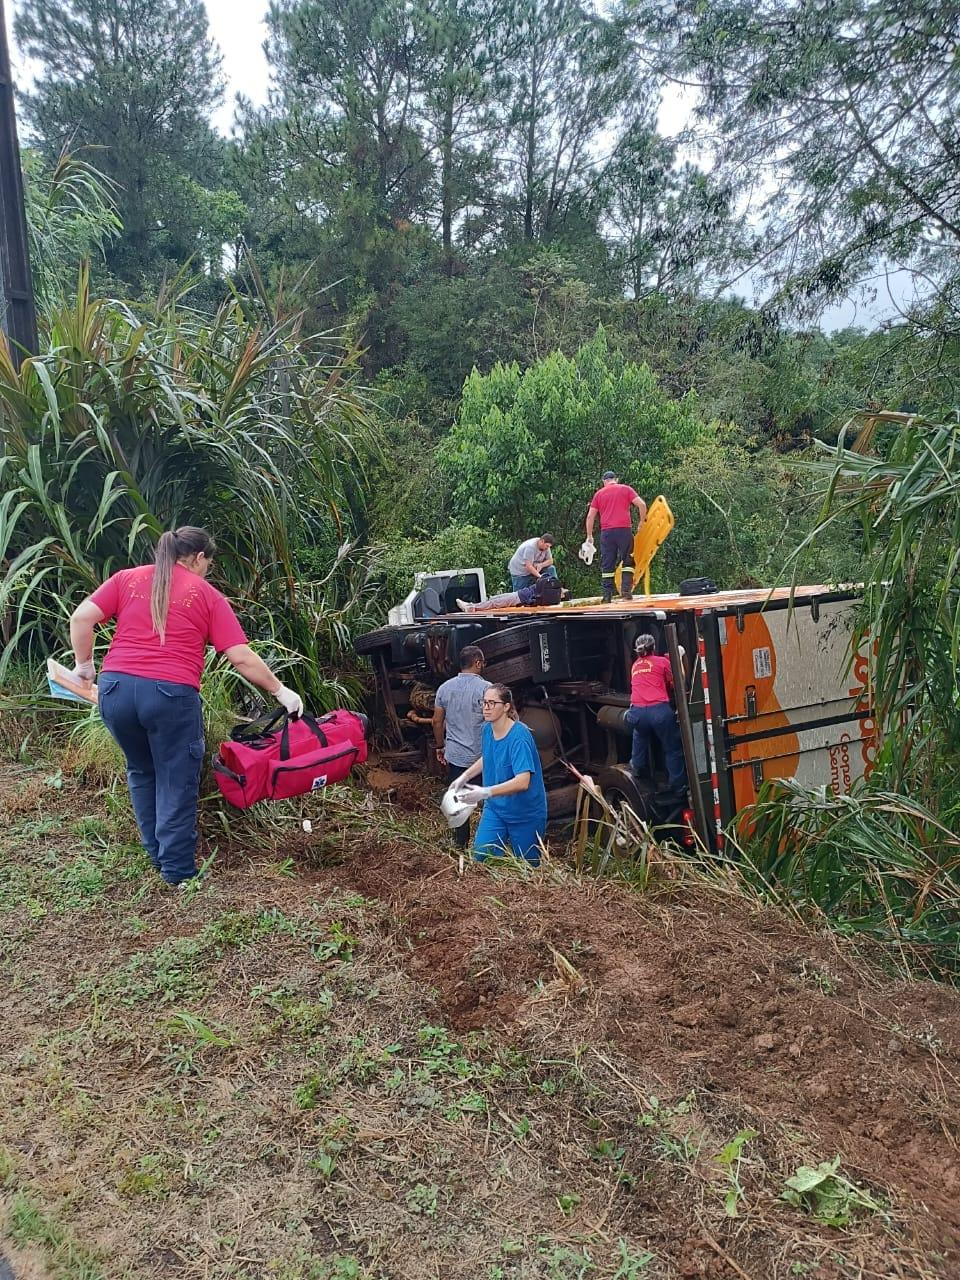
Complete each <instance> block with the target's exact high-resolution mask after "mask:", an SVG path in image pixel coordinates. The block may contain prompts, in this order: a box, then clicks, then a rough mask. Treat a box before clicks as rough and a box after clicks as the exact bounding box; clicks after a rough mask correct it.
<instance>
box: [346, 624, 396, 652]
mask: <svg viewBox="0 0 960 1280" xmlns="http://www.w3.org/2000/svg"><path fill="white" fill-rule="evenodd" d="M398 635H400V630H399V628H398V627H381V628H380V629H379V630H378V631H368V632H367V633H366V635H363V636H357V638H356V640H354V642H353V647H354V649H355V650H356V652H357V653H375V652H376V650H377V649H389V648H390V646H391V644H392V643H393V639H394V636H398Z"/></svg>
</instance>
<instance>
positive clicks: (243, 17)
mask: <svg viewBox="0 0 960 1280" xmlns="http://www.w3.org/2000/svg"><path fill="white" fill-rule="evenodd" d="M206 5H207V13H208V15H209V19H210V34H211V35H212V37H213V39H214V40H215V41H216V42H217V44H218V45H219V46H220V50H221V52H222V54H223V71H224V78H225V80H226V82H227V93H226V98H225V101H224V104H223V106H222V107H221V108H220V110H219V111H218V112H217V114H216V115H215V117H214V125H215V126H216V128H218V129H219V130H220V131H221V132H222V133H224V134H229V133H230V130H231V126H232V124H233V114H234V107H235V101H236V95H237V94H238V93H241V94H243V95H244V97H247V98H249V99H250V100H251V101H252V102H253V103H255V104H262V103H264V102H265V101H266V98H267V90H268V87H269V83H270V68H269V66H268V64H267V60H266V57H265V56H264V52H263V42H264V40H265V39H266V35H267V32H266V27H265V25H264V17H265V15H266V12H267V0H206ZM6 15H7V23H8V27H9V25H10V22H11V17H12V9H11V4H10V3H9V0H8V4H7V7H6ZM9 34H10V50H11V56H12V58H13V61H14V78H15V79H16V78H18V76H19V78H21V80H22V78H23V77H24V75H28V74H29V68H27V67H25V66H24V64H23V61H22V60H21V59H20V58H19V57H18V51H17V48H16V43H15V42H14V40H13V32H12V31H10V33H9ZM690 109H691V104H690V101H689V97H688V98H686V99H685V98H684V96H683V95H682V93H681V91H680V90H678V89H673V88H671V87H670V86H668V87H667V90H666V91H665V94H664V101H663V104H662V106H661V110H660V117H659V124H660V129H661V131H662V132H663V133H665V134H672V133H675V132H677V131H678V130H679V129H681V128H682V127H683V126H684V124H685V123H686V121H687V119H688V118H689V114H690ZM908 287H909V277H908V276H907V275H906V273H903V272H901V273H898V275H897V276H896V277H894V278H893V284H892V287H891V286H889V285H888V283H887V282H886V281H885V280H882V279H881V280H879V281H878V284H877V293H878V296H877V300H876V302H875V303H873V302H869V303H864V302H855V301H853V300H850V301H847V302H844V303H843V304H842V305H841V306H839V307H832V308H830V310H829V311H827V312H826V313H825V314H824V316H823V317H822V319H821V324H822V326H823V328H824V329H826V330H828V331H829V330H832V329H836V328H840V327H843V326H845V325H850V324H860V325H863V326H865V327H869V326H870V325H871V324H873V323H876V322H877V320H879V319H882V318H885V317H887V316H889V315H892V314H895V312H896V305H895V302H894V301H893V299H892V296H891V294H893V295H895V296H896V298H897V300H899V299H901V298H902V297H903V296H904V294H905V291H906V290H907V288H908ZM741 291H742V292H743V293H744V294H749V292H750V286H749V282H748V281H744V282H743V284H742V286H741ZM747 301H748V302H749V301H754V299H751V298H750V297H749V296H748V297H747Z"/></svg>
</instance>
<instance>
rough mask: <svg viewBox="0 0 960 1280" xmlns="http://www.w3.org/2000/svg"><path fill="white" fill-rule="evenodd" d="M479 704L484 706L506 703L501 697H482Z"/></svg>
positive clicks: (501, 705) (504, 704) (498, 705)
mask: <svg viewBox="0 0 960 1280" xmlns="http://www.w3.org/2000/svg"><path fill="white" fill-rule="evenodd" d="M480 705H481V706H484V707H505V706H506V705H507V704H506V703H505V702H504V701H503V699H502V698H484V700H483V702H482V703H481V704H480Z"/></svg>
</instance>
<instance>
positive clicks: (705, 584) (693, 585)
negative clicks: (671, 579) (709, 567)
mask: <svg viewBox="0 0 960 1280" xmlns="http://www.w3.org/2000/svg"><path fill="white" fill-rule="evenodd" d="M718 589H719V588H718V587H717V584H716V583H715V582H714V580H713V579H712V578H684V580H683V581H682V582H681V583H680V594H681V595H682V596H712V595H713V593H714V592H715V591H717V590H718Z"/></svg>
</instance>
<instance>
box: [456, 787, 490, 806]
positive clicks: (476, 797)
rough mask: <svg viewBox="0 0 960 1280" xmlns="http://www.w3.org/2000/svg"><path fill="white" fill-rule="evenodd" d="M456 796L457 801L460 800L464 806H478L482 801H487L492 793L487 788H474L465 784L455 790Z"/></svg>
mask: <svg viewBox="0 0 960 1280" xmlns="http://www.w3.org/2000/svg"><path fill="white" fill-rule="evenodd" d="M456 794H457V799H458V800H462V801H463V803H464V804H480V802H481V801H482V800H489V799H490V796H491V795H492V794H493V793H492V792H491V790H490V788H489V787H476V786H474V785H473V784H472V783H469V782H467V783H465V784H464V785H463V786H462V787H458V788H457V793H456Z"/></svg>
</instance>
